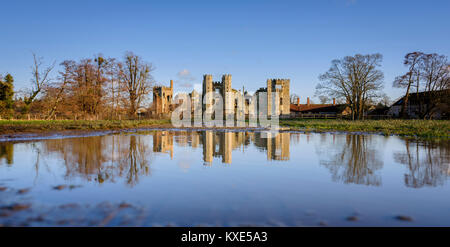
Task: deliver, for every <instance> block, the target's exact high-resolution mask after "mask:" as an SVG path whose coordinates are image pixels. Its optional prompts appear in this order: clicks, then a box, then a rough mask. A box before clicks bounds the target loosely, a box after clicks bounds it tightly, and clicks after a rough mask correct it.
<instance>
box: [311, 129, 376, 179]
mask: <svg viewBox="0 0 450 247" xmlns="http://www.w3.org/2000/svg"><path fill="white" fill-rule="evenodd" d="M321 137H322V138H321V140H320V146H318V147H317V149H316V150H317V152H318V154H319V155H318V156H319V158H320V159H321V160H320V164H321V165H323V166H325V167H326V168H328V169H329V170H330V172H331V173H332V177H333V181H339V182H343V183H354V184H364V185H374V186H380V185H381V177H380V175H378V174H376V171H377V170H380V169H381V168H382V167H383V162H382V161H381V160H379V159H378V157H379V153H378V151H377V150H376V148H375V147H374V143H373V142H372V140H371V138H372V137H371V136H366V135H346V136H343V135H333V136H331V137H332V138H333V139H332V140H329V139H330V135H323V136H321ZM327 144H328V145H327Z"/></svg>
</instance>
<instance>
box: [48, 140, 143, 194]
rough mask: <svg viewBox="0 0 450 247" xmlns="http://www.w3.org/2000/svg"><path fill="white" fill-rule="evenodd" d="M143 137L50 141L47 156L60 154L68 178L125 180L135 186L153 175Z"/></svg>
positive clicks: (101, 181)
mask: <svg viewBox="0 0 450 247" xmlns="http://www.w3.org/2000/svg"><path fill="white" fill-rule="evenodd" d="M143 138H145V137H141V136H134V135H130V136H125V135H118V136H96V137H83V138H67V139H59V140H47V141H45V142H44V149H45V150H46V152H47V153H58V154H60V155H62V158H63V159H64V162H65V163H64V165H65V167H66V177H68V178H71V177H76V176H81V177H82V178H84V179H86V180H89V181H92V180H95V181H98V182H99V183H103V182H105V181H111V182H114V180H115V178H116V177H125V178H126V182H127V184H129V185H131V186H133V185H135V184H136V183H137V182H138V180H139V175H148V174H149V171H150V169H149V161H148V157H149V156H150V151H149V149H148V148H147V146H146V144H145V143H144V141H143Z"/></svg>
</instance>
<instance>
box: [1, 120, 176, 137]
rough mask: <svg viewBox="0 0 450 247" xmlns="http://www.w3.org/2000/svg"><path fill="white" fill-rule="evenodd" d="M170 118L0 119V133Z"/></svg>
mask: <svg viewBox="0 0 450 247" xmlns="http://www.w3.org/2000/svg"><path fill="white" fill-rule="evenodd" d="M169 124H170V120H0V134H6V133H17V132H41V131H60V130H107V129H130V128H139V127H157V126H167V125H169Z"/></svg>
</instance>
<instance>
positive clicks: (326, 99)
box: [319, 95, 330, 104]
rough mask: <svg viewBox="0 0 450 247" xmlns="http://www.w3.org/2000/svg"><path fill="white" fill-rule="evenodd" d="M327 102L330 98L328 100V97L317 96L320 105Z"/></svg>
mask: <svg viewBox="0 0 450 247" xmlns="http://www.w3.org/2000/svg"><path fill="white" fill-rule="evenodd" d="M329 100H330V98H328V96H325V95H320V96H319V101H320V104H326V103H327V102H328V101H329Z"/></svg>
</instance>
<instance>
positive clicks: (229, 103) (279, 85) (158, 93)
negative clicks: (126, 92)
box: [151, 74, 290, 117]
mask: <svg viewBox="0 0 450 247" xmlns="http://www.w3.org/2000/svg"><path fill="white" fill-rule="evenodd" d="M231 81H232V77H231V75H230V74H225V75H223V76H222V80H221V81H213V76H212V75H204V76H203V85H202V92H201V94H200V93H199V92H197V91H195V90H193V91H192V92H191V93H190V97H191V98H192V99H203V97H202V96H204V95H206V94H207V93H210V92H218V93H220V94H221V95H222V98H223V113H224V117H226V116H229V115H236V113H237V109H238V102H237V100H236V97H235V96H237V95H240V96H245V101H244V102H243V103H244V114H245V115H247V114H248V112H249V111H248V108H249V105H250V103H251V102H250V101H251V99H250V97H249V96H251V95H248V94H247V92H246V91H245V90H244V88H242V90H236V89H233V88H232V86H231ZM266 83H267V87H262V88H259V89H258V90H257V91H256V93H255V94H256V96H257V99H258V97H259V95H260V93H267V95H266V96H265V97H267V106H266V107H267V115H271V114H272V109H278V110H279V113H280V115H282V116H283V115H284V116H288V115H289V114H290V93H289V86H290V79H267V81H266ZM275 92H277V93H278V96H279V100H278V101H275V99H274V98H273V95H272V93H275ZM261 95H262V94H261ZM205 100H206V102H205V104H202V112H204V111H205V109H206V108H207V107H208V106H209V105H212V104H213V99H205ZM192 101H194V100H192ZM174 104H175V102H173V80H171V81H170V87H164V86H156V87H154V88H153V106H152V110H151V111H152V113H153V114H156V115H158V116H163V115H168V114H169V113H171V112H172V111H173V109H174V108H175V105H174ZM192 110H193V107H192Z"/></svg>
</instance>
